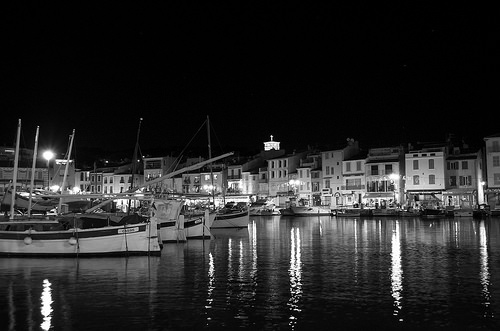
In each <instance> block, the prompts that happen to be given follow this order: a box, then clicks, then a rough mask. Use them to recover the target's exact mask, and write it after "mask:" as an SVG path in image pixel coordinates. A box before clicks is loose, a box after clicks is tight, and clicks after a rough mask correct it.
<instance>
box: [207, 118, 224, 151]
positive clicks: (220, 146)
mask: <svg viewBox="0 0 500 331" xmlns="http://www.w3.org/2000/svg"><path fill="white" fill-rule="evenodd" d="M210 126H211V130H210V131H211V132H213V134H214V136H215V140H217V143H218V144H219V148H220V150H221V153H222V154H224V149H223V148H222V145H221V143H220V140H219V137H217V133H216V132H215V129H214V126H213V124H212V123H210Z"/></svg>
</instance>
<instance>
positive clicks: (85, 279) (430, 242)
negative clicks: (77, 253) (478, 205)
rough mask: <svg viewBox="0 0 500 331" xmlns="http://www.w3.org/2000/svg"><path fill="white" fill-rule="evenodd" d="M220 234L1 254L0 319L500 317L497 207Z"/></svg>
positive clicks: (229, 323) (35, 322) (167, 321)
mask: <svg viewBox="0 0 500 331" xmlns="http://www.w3.org/2000/svg"><path fill="white" fill-rule="evenodd" d="M215 236H216V238H215V239H213V240H206V241H201V240H199V241H189V242H187V243H180V244H166V245H165V246H164V247H163V251H162V256H161V257H151V258H148V257H130V258H87V259H60V258H50V259H27V258H0V282H1V283H0V285H1V286H0V298H1V299H0V318H1V319H0V329H1V330H109V329H115V330H175V329H195V328H196V329H212V330H220V329H235V328H247V329H256V330H264V329H265V330H310V329H311V328H315V329H339V330H344V329H368V328H370V329H405V330H407V329H424V328H426V329H443V328H444V329H451V328H454V329H485V330H492V329H497V330H498V329H500V219H495V218H491V219H487V220H476V219H472V218H459V219H441V220H423V219H419V218H399V219H394V218H373V219H360V218H335V217H301V218H291V217H282V218H279V217H252V218H251V224H250V225H249V227H248V229H242V230H229V231H225V230H218V231H217V232H215Z"/></svg>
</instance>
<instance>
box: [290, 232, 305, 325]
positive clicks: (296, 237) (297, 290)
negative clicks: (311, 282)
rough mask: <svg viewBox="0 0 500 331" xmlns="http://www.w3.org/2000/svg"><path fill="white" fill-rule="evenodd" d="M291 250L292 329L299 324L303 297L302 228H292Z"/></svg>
mask: <svg viewBox="0 0 500 331" xmlns="http://www.w3.org/2000/svg"><path fill="white" fill-rule="evenodd" d="M290 238H291V252H290V269H289V273H290V299H289V300H288V306H289V307H290V323H289V325H290V326H291V328H292V330H293V329H294V328H295V326H296V324H297V319H298V318H299V316H300V315H299V314H298V313H300V311H301V309H300V299H301V297H302V283H301V277H302V262H301V260H300V254H301V253H300V249H301V248H300V246H301V242H300V229H299V228H292V229H291V230H290Z"/></svg>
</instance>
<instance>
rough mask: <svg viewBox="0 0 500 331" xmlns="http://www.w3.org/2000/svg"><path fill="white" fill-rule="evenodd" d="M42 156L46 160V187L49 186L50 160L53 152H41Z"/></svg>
mask: <svg viewBox="0 0 500 331" xmlns="http://www.w3.org/2000/svg"><path fill="white" fill-rule="evenodd" d="M43 158H44V159H45V160H47V187H48V188H50V160H52V159H53V158H54V153H53V152H52V151H51V150H47V151H45V152H43Z"/></svg>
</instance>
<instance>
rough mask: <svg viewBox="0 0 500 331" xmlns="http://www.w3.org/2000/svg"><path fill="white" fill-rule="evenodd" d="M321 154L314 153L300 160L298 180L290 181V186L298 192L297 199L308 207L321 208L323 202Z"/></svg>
mask: <svg viewBox="0 0 500 331" xmlns="http://www.w3.org/2000/svg"><path fill="white" fill-rule="evenodd" d="M321 184H322V180H321V153H320V152H318V151H312V152H310V153H308V154H307V155H306V156H305V157H304V158H302V159H300V166H299V167H297V179H296V180H294V179H290V185H291V186H292V187H293V189H294V191H295V190H296V192H297V198H298V199H302V200H303V201H306V202H307V205H313V206H320V205H321V204H322V201H321Z"/></svg>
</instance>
